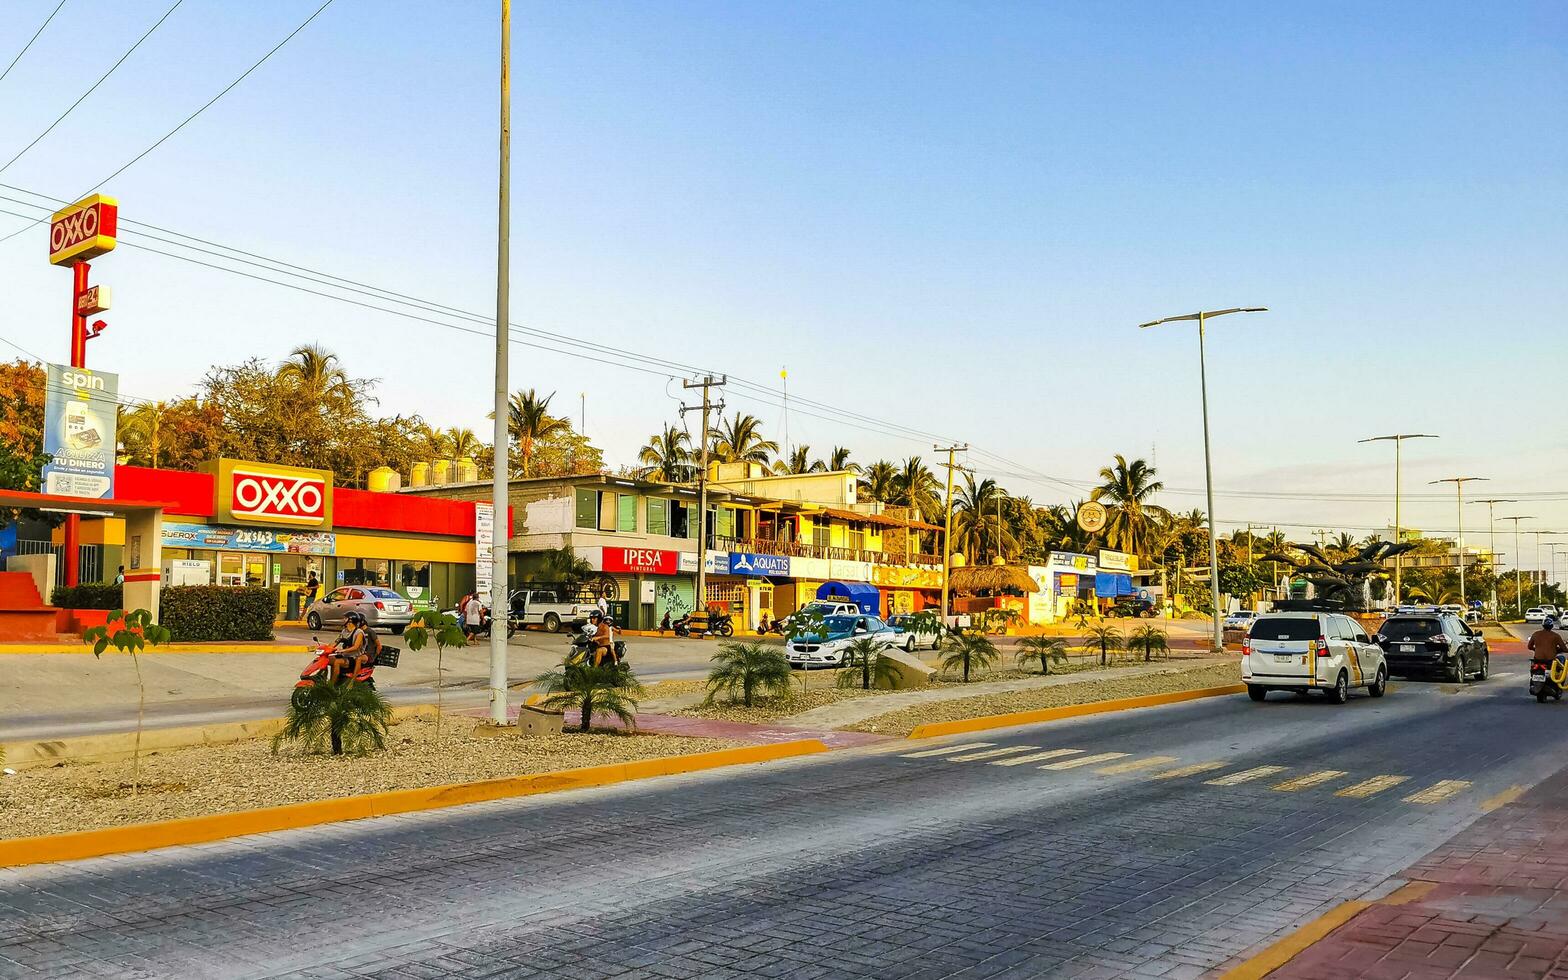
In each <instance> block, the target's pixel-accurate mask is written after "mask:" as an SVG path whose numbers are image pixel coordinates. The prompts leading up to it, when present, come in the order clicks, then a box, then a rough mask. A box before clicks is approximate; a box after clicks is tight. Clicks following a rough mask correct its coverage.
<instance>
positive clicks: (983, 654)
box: [942, 633, 1001, 684]
mask: <svg viewBox="0 0 1568 980" xmlns="http://www.w3.org/2000/svg"><path fill="white" fill-rule="evenodd" d="M947 650H948V653H947V656H945V657H943V658H942V669H943V670H952V669H953V668H954V667H962V668H963V670H964V683H965V684H968V683H969V671H970V668H972V667H973V668H981V667H990V666H991V665H993V664H995V663H996V661H997V659H998V658H999V657H1000V656H1001V654H1000V653H999V652H998V651H997V649H996V644H994V643H992V642H991V640H990V639H989V638H988V637H987V636H986V635H985V634H984V633H954V634H952V635H951V636H949V637H948V638H947Z"/></svg>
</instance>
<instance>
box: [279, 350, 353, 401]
mask: <svg viewBox="0 0 1568 980" xmlns="http://www.w3.org/2000/svg"><path fill="white" fill-rule="evenodd" d="M278 380H280V381H293V382H296V383H297V385H298V389H299V391H300V392H301V393H302V394H304V395H305V397H306V398H307V399H308V400H309V401H310V402H311V403H314V404H323V403H324V404H329V405H342V404H344V403H346V402H349V401H352V400H353V399H355V398H357V397H358V396H359V394H360V391H359V389H358V388H356V386H355V385H354V384H353V383H352V382H351V381H350V380H349V377H348V372H346V371H344V370H343V363H342V361H340V360H339V359H338V356H337V355H336V354H334V353H332V352H331V351H329V350H327V349H326V348H325V347H323V346H321V345H320V344H305V345H302V346H300V347H296V348H294V349H293V350H292V351H290V352H289V356H288V359H287V360H285V361H284V362H283V363H282V364H281V365H280V366H279V367H278Z"/></svg>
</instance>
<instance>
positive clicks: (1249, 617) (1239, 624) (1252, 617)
mask: <svg viewBox="0 0 1568 980" xmlns="http://www.w3.org/2000/svg"><path fill="white" fill-rule="evenodd" d="M1257 618H1258V611H1257V610H1256V609H1238V610H1236V611H1235V612H1233V613H1231V614H1230V615H1229V616H1226V617H1225V629H1228V630H1245V629H1251V628H1252V624H1253V623H1254V622H1256V621H1257Z"/></svg>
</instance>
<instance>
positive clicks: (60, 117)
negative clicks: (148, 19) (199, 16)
mask: <svg viewBox="0 0 1568 980" xmlns="http://www.w3.org/2000/svg"><path fill="white" fill-rule="evenodd" d="M184 2H185V0H174V5H173V6H171V7H170V8H169V9H168V10H165V11H164V12H163V16H162V17H159V18H158V21H157V23H155V24H153V25H152V26H151V27H149V28H147V33H145V34H143V35H142V36H141V37H139V38H137V39H136V43H135V44H133V45H131V46H130V47H129V48H127V49H126V51H125V53H124V54H122V55H120V60H118V61H116V62H115V63H114V64H112V65H110V66H109V70H108V71H106V72H104V73H103V74H102V75H100V76H98V80H97V81H96V82H93V84H92V87H91V88H89V89H88V90H87V91H85V92H83V93H82V94H81V95H80V96H79V97H77V100H76V101H75V102H72V103H71V105H70V108H68V109H66V110H65V111H64V112H62V113H60V114H59V115H58V116H56V117H55V120H54V122H52V123H50V124H49V125H48V127H46V128H45V129H44V131H43V132H41V133H39V134H38V135H37V136H35V137H33V141H32V142H31V143H29V144H27V145H26V146H24V147H22V148H21V149H20V150H17V151H16V156H14V157H12V158H11V159H9V160H7V161H6V162H5V163H4V164H0V173H5V171H6V170H8V169H10V167H11V164H13V163H15V162H16V161H18V160H20V159H22V157H23V156H24V155H25V154H26V153H27V151H28V150H31V149H32V148H33V147H35V146H37V145H38V141H39V140H41V139H43V138H44V137H45V136H48V135H49V134H50V133H51V132H53V131H54V128H55V127H56V126H58V125H60V123H61V122H63V121H64V120H65V117H66V116H69V115H70V114H71V113H72V112H75V111H76V107H77V106H79V105H81V104H82V102H83V100H85V99H86V98H87V97H88V96H89V95H92V94H93V92H95V91H97V89H98V86H100V85H102V84H103V83H104V79H106V78H108V77H109V76H110V75H113V74H114V70H115V69H116V68H119V67H120V66H121V65H122V64H124V63H125V59H126V58H129V57H130V56H131V53H132V52H133V51H135V50H136V49H137V48H139V47H141V46H142V42H143V41H145V40H147V39H148V38H149V37H152V34H153V32H154V31H156V30H157V29H158V28H160V27H162V26H163V22H164V21H166V20H168V19H169V15H170V14H172V13H174V11H175V9H176V8H177V7H179V5H180V4H182V3H184ZM61 3H62V4H63V3H64V0H61ZM55 9H56V10H59V9H60V8H59V7H56V8H55ZM51 16H52V15H51ZM40 29H41V28H40ZM0 77H3V76H0Z"/></svg>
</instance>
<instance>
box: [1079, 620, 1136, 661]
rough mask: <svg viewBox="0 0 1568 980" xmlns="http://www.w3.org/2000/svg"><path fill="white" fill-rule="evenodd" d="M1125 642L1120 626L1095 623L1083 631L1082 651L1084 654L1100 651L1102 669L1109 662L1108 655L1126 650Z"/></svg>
mask: <svg viewBox="0 0 1568 980" xmlns="http://www.w3.org/2000/svg"><path fill="white" fill-rule="evenodd" d="M1126 646H1127V642H1126V639H1125V638H1124V637H1123V636H1122V630H1121V627H1120V626H1112V625H1111V624H1110V623H1095V624H1093V625H1090V626H1088V627H1086V628H1085V629H1084V634H1083V649H1084V651H1085V652H1093V651H1095V650H1099V651H1100V666H1101V667H1104V666H1106V665H1107V664H1108V663H1109V662H1110V655H1111V654H1112V653H1116V652H1118V651H1120V650H1124V649H1126Z"/></svg>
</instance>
